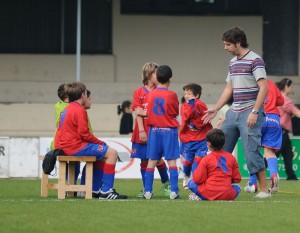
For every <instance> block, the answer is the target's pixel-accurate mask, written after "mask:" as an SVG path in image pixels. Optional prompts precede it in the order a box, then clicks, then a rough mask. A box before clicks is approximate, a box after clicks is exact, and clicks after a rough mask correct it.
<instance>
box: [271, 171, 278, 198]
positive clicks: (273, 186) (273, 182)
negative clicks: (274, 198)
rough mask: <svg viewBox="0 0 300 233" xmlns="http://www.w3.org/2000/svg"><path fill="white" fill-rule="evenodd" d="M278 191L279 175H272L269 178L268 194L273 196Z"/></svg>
mask: <svg viewBox="0 0 300 233" xmlns="http://www.w3.org/2000/svg"><path fill="white" fill-rule="evenodd" d="M278 191H279V175H278V174H277V173H275V174H273V175H272V177H271V186H270V188H269V192H270V193H272V194H274V193H277V192H278Z"/></svg>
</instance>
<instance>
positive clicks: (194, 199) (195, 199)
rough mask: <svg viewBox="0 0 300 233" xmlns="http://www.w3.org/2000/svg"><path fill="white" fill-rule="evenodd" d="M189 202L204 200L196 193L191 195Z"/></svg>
mask: <svg viewBox="0 0 300 233" xmlns="http://www.w3.org/2000/svg"><path fill="white" fill-rule="evenodd" d="M189 200H190V201H201V200H202V199H201V198H200V197H198V196H197V195H196V194H195V193H190V195H189Z"/></svg>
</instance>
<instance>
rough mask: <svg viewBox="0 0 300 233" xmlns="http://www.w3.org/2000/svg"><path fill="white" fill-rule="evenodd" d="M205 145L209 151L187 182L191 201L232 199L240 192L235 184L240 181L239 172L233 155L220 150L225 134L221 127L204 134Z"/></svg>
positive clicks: (239, 188)
mask: <svg viewBox="0 0 300 233" xmlns="http://www.w3.org/2000/svg"><path fill="white" fill-rule="evenodd" d="M206 141H207V147H208V149H209V150H210V151H211V152H210V153H209V154H208V155H206V156H205V157H203V159H202V160H201V161H200V163H199V166H198V168H197V169H196V170H195V172H194V174H193V179H192V180H190V181H189V182H188V187H189V189H190V190H191V191H192V192H193V193H191V194H190V195H189V199H190V200H192V201H200V200H209V201H214V200H223V201H230V200H234V199H235V198H236V197H237V196H238V195H239V193H240V192H241V187H240V186H239V185H238V184H236V183H239V182H240V181H241V173H240V171H239V167H238V163H237V161H236V159H235V157H234V156H233V155H232V154H230V153H229V152H227V151H224V150H222V147H223V145H224V143H225V134H224V132H223V131H222V130H221V129H212V130H210V131H209V132H208V133H207V135H206Z"/></svg>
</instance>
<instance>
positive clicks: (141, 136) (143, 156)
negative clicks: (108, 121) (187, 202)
mask: <svg viewBox="0 0 300 233" xmlns="http://www.w3.org/2000/svg"><path fill="white" fill-rule="evenodd" d="M157 67H158V65H157V64H156V63H154V62H147V63H146V64H145V65H144V66H143V68H142V80H143V86H142V87H139V88H137V89H136V90H135V91H134V94H133V102H132V106H131V107H132V109H133V110H134V112H135V113H136V120H135V126H134V130H133V134H132V137H131V142H132V150H131V156H130V158H138V159H140V160H141V163H140V171H141V176H142V181H143V190H142V193H139V194H138V197H143V195H144V187H145V172H146V169H147V165H148V159H147V140H148V133H149V126H148V124H147V120H148V118H147V107H148V96H149V93H150V92H151V91H152V90H154V89H155V88H156V85H157V79H156V69H157ZM156 168H157V169H158V172H159V175H160V177H161V183H162V191H163V196H170V192H171V191H170V187H169V186H170V181H169V174H168V167H167V166H166V163H165V161H164V160H163V159H161V160H159V161H158V163H157V164H156Z"/></svg>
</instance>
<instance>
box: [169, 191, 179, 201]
mask: <svg viewBox="0 0 300 233" xmlns="http://www.w3.org/2000/svg"><path fill="white" fill-rule="evenodd" d="M178 198H179V193H178V192H171V193H170V199H171V200H174V199H178Z"/></svg>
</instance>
